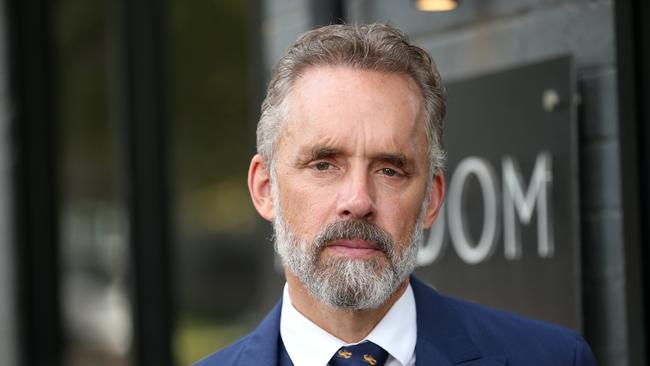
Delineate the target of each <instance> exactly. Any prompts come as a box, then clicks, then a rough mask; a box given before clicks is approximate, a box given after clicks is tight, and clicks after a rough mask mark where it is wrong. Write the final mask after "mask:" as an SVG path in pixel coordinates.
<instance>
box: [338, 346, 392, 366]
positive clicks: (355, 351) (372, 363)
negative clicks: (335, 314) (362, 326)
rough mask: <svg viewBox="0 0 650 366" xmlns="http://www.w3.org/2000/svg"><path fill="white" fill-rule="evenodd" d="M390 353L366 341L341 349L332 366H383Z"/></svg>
mask: <svg viewBox="0 0 650 366" xmlns="http://www.w3.org/2000/svg"><path fill="white" fill-rule="evenodd" d="M387 358H388V352H386V351H385V350H384V349H383V348H381V347H379V346H378V345H376V344H374V343H372V342H370V341H365V342H363V343H359V344H355V345H354V346H346V347H341V348H340V349H339V350H338V351H337V352H336V353H335V354H334V356H332V359H331V360H330V363H329V364H330V366H383V365H384V363H386V359H387Z"/></svg>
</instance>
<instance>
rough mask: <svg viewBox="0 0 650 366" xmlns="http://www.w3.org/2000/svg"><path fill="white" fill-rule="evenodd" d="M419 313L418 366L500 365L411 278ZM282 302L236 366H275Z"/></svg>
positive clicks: (439, 299)
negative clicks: (482, 350)
mask: <svg viewBox="0 0 650 366" xmlns="http://www.w3.org/2000/svg"><path fill="white" fill-rule="evenodd" d="M410 282H411V287H412V288H413V294H414V296H415V304H416V305H415V306H416V311H417V328H418V330H417V332H418V339H417V344H416V346H415V357H416V363H417V364H418V365H425V364H426V365H441V366H443V365H445V366H446V365H462V366H499V365H501V366H502V365H505V364H506V361H505V359H504V358H501V357H486V356H485V355H483V354H482V353H481V351H480V350H479V349H478V348H477V347H476V345H475V343H474V342H473V341H472V339H471V337H470V336H469V334H468V333H467V330H466V329H465V328H464V326H463V322H462V320H461V314H459V313H458V310H456V309H455V308H454V307H452V305H451V304H449V302H448V301H447V300H446V299H445V298H443V297H442V296H441V295H440V294H438V293H437V292H436V291H435V290H434V289H433V288H431V287H429V286H428V285H426V284H424V283H422V282H420V281H419V280H418V279H416V278H415V277H413V276H411V278H410ZM281 308H282V300H280V301H279V302H278V303H277V304H276V305H275V307H273V310H271V312H269V314H268V315H267V316H266V317H265V318H264V320H263V321H262V322H261V323H260V325H259V326H258V327H257V328H256V329H255V331H253V332H252V333H251V334H249V335H248V337H247V339H246V343H245V346H244V347H243V348H242V351H241V353H240V355H239V357H238V358H237V363H236V365H237V366H248V365H259V366H275V365H276V364H277V360H278V356H279V354H278V350H279V344H280V343H279V342H280V309H281Z"/></svg>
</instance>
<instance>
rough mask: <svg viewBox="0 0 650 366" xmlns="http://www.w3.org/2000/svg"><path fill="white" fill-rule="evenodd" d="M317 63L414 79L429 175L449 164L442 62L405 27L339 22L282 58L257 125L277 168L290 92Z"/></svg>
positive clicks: (260, 145) (261, 147)
mask: <svg viewBox="0 0 650 366" xmlns="http://www.w3.org/2000/svg"><path fill="white" fill-rule="evenodd" d="M316 66H345V67H350V68H354V69H360V70H371V71H380V72H387V73H399V74H404V75H408V76H410V77H411V78H413V80H414V81H415V83H416V84H417V86H418V88H419V89H420V91H421V92H422V97H423V99H424V109H425V118H426V124H425V130H426V133H427V141H428V143H429V160H430V161H429V164H430V172H429V174H430V175H431V176H433V174H436V173H437V172H438V171H439V170H440V169H442V168H443V167H444V161H445V153H444V151H443V148H442V119H443V117H444V115H445V97H446V92H445V88H444V86H443V85H442V81H441V79H440V75H439V74H438V71H437V68H436V65H435V63H434V62H433V60H432V59H431V57H430V56H429V54H427V52H426V51H425V50H423V49H422V48H420V47H418V46H415V45H413V44H411V43H410V42H409V40H408V37H407V36H406V35H405V34H404V33H403V32H402V31H400V30H398V29H396V28H394V27H392V26H390V25H387V24H377V23H375V24H363V25H355V24H335V25H329V26H325V27H321V28H317V29H314V30H311V31H309V32H307V33H305V34H303V35H302V36H300V37H299V38H298V39H297V40H296V41H295V42H294V43H293V45H291V47H289V49H288V50H287V52H286V54H285V55H284V56H283V57H282V58H281V59H280V60H279V61H278V63H277V65H276V66H275V69H274V70H273V75H272V77H271V81H270V82H269V86H268V89H267V92H266V98H265V99H264V102H263V103H262V114H261V116H260V120H259V123H258V125H257V152H258V153H259V154H260V155H262V156H263V157H264V158H265V159H266V161H267V162H268V163H269V164H270V165H271V167H273V165H274V162H275V153H276V149H277V144H278V139H279V137H280V132H281V131H282V126H281V124H282V122H283V120H284V119H285V118H286V115H287V106H286V100H287V96H288V95H289V93H290V92H291V90H292V87H293V85H294V83H295V81H296V79H298V78H299V77H300V76H301V75H303V74H304V73H305V72H306V71H307V70H308V69H309V68H311V67H316ZM272 170H273V169H272Z"/></svg>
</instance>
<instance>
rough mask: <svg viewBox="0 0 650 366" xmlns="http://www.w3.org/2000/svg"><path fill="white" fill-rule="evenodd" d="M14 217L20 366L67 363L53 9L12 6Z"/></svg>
mask: <svg viewBox="0 0 650 366" xmlns="http://www.w3.org/2000/svg"><path fill="white" fill-rule="evenodd" d="M7 5H8V12H9V55H10V64H9V67H10V73H9V74H10V90H11V99H12V100H11V106H12V119H11V128H12V139H13V146H12V147H13V150H12V155H13V157H14V166H13V186H14V192H15V194H14V196H13V210H14V213H15V215H14V223H15V239H16V241H15V243H16V246H15V253H16V257H17V258H16V259H17V260H16V267H17V271H16V272H17V281H18V284H17V286H16V287H17V292H18V293H17V296H16V302H17V309H18V319H19V326H18V333H19V348H20V352H19V361H18V362H19V363H20V364H21V365H30V366H39V365H58V364H60V362H61V345H62V337H61V334H62V332H61V324H60V301H59V300H60V299H59V280H58V278H59V260H58V258H59V257H58V253H59V220H58V212H59V209H58V206H59V204H58V197H59V195H58V188H57V182H58V179H57V166H58V161H57V154H56V152H57V149H56V134H57V130H58V129H57V125H56V118H55V116H56V113H55V105H56V104H55V103H54V94H53V73H52V70H53V69H54V66H53V64H54V62H53V61H54V58H53V56H52V39H51V34H52V32H51V18H50V16H51V5H50V2H48V1H45V0H11V1H8V2H7Z"/></svg>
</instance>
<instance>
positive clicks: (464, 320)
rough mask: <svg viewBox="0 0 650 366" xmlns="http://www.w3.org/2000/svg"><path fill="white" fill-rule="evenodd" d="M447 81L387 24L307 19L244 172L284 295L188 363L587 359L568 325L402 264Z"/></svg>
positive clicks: (430, 184) (431, 184)
mask: <svg viewBox="0 0 650 366" xmlns="http://www.w3.org/2000/svg"><path fill="white" fill-rule="evenodd" d="M444 98H445V92H444V87H443V86H442V84H441V81H440V77H439V75H438V73H437V71H436V68H435V65H434V64H433V62H432V60H431V58H430V57H429V56H428V55H427V53H426V52H425V51H423V50H422V49H420V48H418V47H416V46H414V45H412V44H410V43H409V41H408V40H407V39H406V37H405V36H404V35H403V34H402V33H401V32H400V31H398V30H396V29H395V28H392V27H391V26H388V25H381V24H370V25H360V26H358V25H331V26H327V27H323V28H319V29H316V30H313V31H310V32H307V33H306V34H304V35H303V36H301V37H300V38H299V39H298V40H297V41H296V43H294V44H293V45H292V46H291V47H290V48H289V50H288V51H287V53H286V55H285V56H284V57H283V58H282V59H281V60H280V61H279V63H278V65H277V67H276V69H275V71H274V74H273V77H272V79H271V82H270V84H269V87H268V91H267V96H266V100H265V101H264V103H263V105H262V116H261V118H260V121H259V125H258V129H257V147H258V154H257V155H255V156H254V157H253V159H252V162H251V165H250V170H249V176H248V185H249V189H250V193H251V197H252V200H253V204H254V206H255V208H256V209H257V211H258V212H259V214H260V215H261V216H262V217H263V218H265V219H266V220H269V221H271V222H272V223H273V227H274V231H275V248H276V251H277V253H278V254H279V255H280V257H281V258H282V261H283V265H284V269H285V275H286V280H287V283H286V286H285V290H284V295H283V297H282V301H280V303H279V304H278V305H277V306H276V307H275V308H274V309H273V310H272V311H271V313H270V314H269V315H268V316H267V317H266V319H265V320H264V321H263V322H262V323H261V324H260V325H259V327H258V328H257V329H256V330H255V331H254V332H253V333H251V334H250V335H248V336H246V337H244V338H242V339H241V340H240V341H238V342H237V343H235V344H233V345H231V346H229V347H228V348H226V349H224V350H222V351H220V352H218V353H216V354H214V355H212V356H209V357H207V358H205V359H204V360H202V361H199V362H198V364H197V365H200V366H207V365H241V366H244V365H296V366H303V365H309V366H326V365H334V366H335V365H372V366H378V365H384V364H385V365H390V366H411V365H454V364H462V365H467V366H469V365H472V366H478V365H506V364H507V365H511V366H512V365H544V366H548V365H594V364H595V362H594V359H593V356H592V354H591V351H590V349H589V347H588V346H587V344H586V343H585V342H584V340H583V339H582V338H581V337H580V336H578V335H577V334H575V333H574V332H572V331H569V330H566V329H563V328H560V327H558V326H553V325H549V324H544V323H541V322H536V321H532V320H527V319H524V318H522V317H519V316H515V315H512V314H507V313H503V312H499V311H495V310H491V309H487V308H484V307H482V306H479V305H475V304H470V303H466V302H463V301H460V300H455V299H451V298H448V297H445V296H443V295H441V294H438V293H437V292H436V291H435V290H433V289H432V288H430V287H428V286H427V285H425V284H423V283H421V282H419V281H418V280H417V279H415V278H413V277H410V274H411V272H412V271H413V269H414V267H415V258H416V254H417V248H418V243H419V242H420V241H421V240H422V231H423V229H426V228H429V227H430V226H431V225H432V224H433V222H434V221H435V219H436V216H437V215H438V210H439V208H440V205H441V204H442V201H443V197H444V192H445V183H444V179H443V172H442V168H443V162H444V153H443V151H442V148H441V135H442V119H443V116H444V113H445V105H444Z"/></svg>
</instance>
